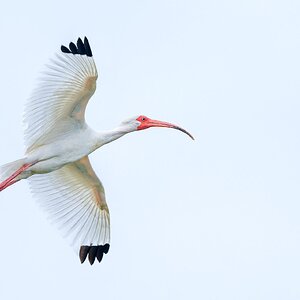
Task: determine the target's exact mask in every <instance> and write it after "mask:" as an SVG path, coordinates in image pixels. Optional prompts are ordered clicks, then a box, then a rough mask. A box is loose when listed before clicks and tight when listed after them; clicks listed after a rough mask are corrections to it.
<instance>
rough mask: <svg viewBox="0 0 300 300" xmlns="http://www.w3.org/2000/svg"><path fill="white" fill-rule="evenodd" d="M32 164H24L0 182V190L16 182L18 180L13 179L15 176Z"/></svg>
mask: <svg viewBox="0 0 300 300" xmlns="http://www.w3.org/2000/svg"><path fill="white" fill-rule="evenodd" d="M32 165H33V164H24V165H23V166H22V167H21V168H20V169H18V170H17V171H16V172H14V173H13V174H12V175H11V176H9V177H8V178H7V179H6V180H4V181H3V182H1V183H0V192H1V191H3V190H4V189H6V188H7V187H8V186H10V185H12V184H14V183H16V182H17V181H19V180H14V179H15V178H16V177H17V176H19V175H20V174H21V173H22V172H23V171H25V170H27V169H28V168H29V167H31V166H32Z"/></svg>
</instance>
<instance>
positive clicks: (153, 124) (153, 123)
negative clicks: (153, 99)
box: [145, 119, 194, 140]
mask: <svg viewBox="0 0 300 300" xmlns="http://www.w3.org/2000/svg"><path fill="white" fill-rule="evenodd" d="M146 126H147V127H146ZM150 127H167V128H173V129H177V130H180V131H182V132H184V133H185V134H187V135H188V136H189V137H190V138H191V139H192V140H194V137H193V136H192V135H191V134H190V133H189V132H188V131H186V130H185V129H183V128H181V127H179V126H177V125H174V124H171V123H168V122H163V121H158V120H152V119H148V120H147V122H146V124H145V128H150Z"/></svg>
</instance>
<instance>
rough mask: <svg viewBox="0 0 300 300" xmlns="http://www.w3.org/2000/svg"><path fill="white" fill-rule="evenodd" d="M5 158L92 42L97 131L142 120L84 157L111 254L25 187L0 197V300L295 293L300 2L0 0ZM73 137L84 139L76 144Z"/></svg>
mask: <svg viewBox="0 0 300 300" xmlns="http://www.w3.org/2000/svg"><path fill="white" fill-rule="evenodd" d="M0 32H1V41H2V42H1V47H0V54H1V56H0V65H1V73H0V74H1V75H0V77H1V86H2V94H1V100H0V103H1V109H0V134H1V147H0V159H1V161H0V164H4V163H6V162H9V161H12V160H15V159H17V158H20V157H22V155H23V150H24V148H23V136H22V123H21V121H22V112H23V105H24V102H25V100H26V99H27V98H28V97H29V95H30V93H31V91H32V89H33V88H34V87H35V85H36V78H37V77H38V74H39V72H40V71H41V70H42V69H43V66H44V65H45V64H46V63H48V62H49V59H50V58H52V57H53V56H54V53H55V52H57V51H59V48H60V45H61V44H68V43H69V42H70V41H76V40H77V38H78V37H79V36H80V37H84V36H85V35H86V36H87V37H88V38H89V40H90V44H91V47H92V50H93V54H94V58H95V61H96V64H97V67H98V71H99V73H100V77H99V79H100V80H99V81H98V89H97V91H96V93H95V95H94V97H93V99H92V101H91V102H90V105H89V107H88V110H87V122H88V123H89V125H90V126H92V127H93V128H95V129H99V130H100V129H110V128H113V127H114V126H116V125H117V124H118V123H120V122H121V121H122V120H123V119H125V118H128V117H131V116H134V115H139V114H145V115H147V116H149V117H152V118H155V119H161V120H165V121H169V122H174V123H176V124H178V125H181V126H182V127H184V128H186V129H187V130H189V131H190V132H191V133H192V134H193V135H194V136H195V138H196V140H195V141H192V140H190V139H189V138H188V137H187V136H185V135H184V134H182V133H180V132H178V131H175V130H167V129H149V130H147V131H143V132H139V133H132V134H130V135H127V136H125V137H123V138H121V139H120V140H118V141H115V142H113V143H111V144H109V145H107V146H105V147H103V148H102V149H99V150H98V151H96V152H95V153H94V154H93V155H92V156H91V160H92V163H93V166H94V169H95V171H96V173H97V174H98V176H99V177H100V178H101V180H102V182H103V183H104V186H105V189H106V196H107V201H108V204H109V208H110V212H111V230H112V232H111V233H112V240H111V249H110V252H109V254H108V255H106V256H105V257H104V259H103V261H102V263H101V264H96V263H95V264H94V265H93V266H92V267H91V266H90V265H89V264H87V263H85V264H83V265H81V264H80V262H79V258H78V256H77V254H75V253H74V252H73V250H72V248H71V247H70V246H69V245H68V243H67V242H66V240H64V239H63V238H62V237H61V235H60V233H59V231H58V230H57V229H56V228H55V227H54V226H52V225H51V224H50V223H49V222H48V221H47V218H46V216H45V214H44V212H43V211H41V210H40V209H39V207H38V206H37V205H36V203H35V200H34V199H33V198H32V196H31V195H30V192H29V188H28V185H27V183H26V182H25V181H24V182H21V183H19V184H17V185H15V186H13V187H11V188H9V189H7V190H6V191H4V192H2V193H1V195H0V236H1V247H0V257H1V259H0V299H5V300H6V299H8V300H10V299H16V300H18V299H49V300H50V299H51V300H52V299H72V300H76V299H105V300H111V299H131V300H132V299H143V300H144V299H145V300H148V299H149V300H150V299H158V300H160V299H172V300H179V299H210V300H227V299H228V300H234V299H236V300H245V299H251V300H252V299H256V300H260V299H261V300H265V299H272V300H277V299H278V300H279V299H282V300H292V299H300V284H299V283H300V218H299V214H300V188H299V182H300V175H299V169H300V159H299V152H300V143H299V129H300V121H299V119H300V118H299V112H300V100H299V99H300V2H299V1H296V0H295V1H288V0H285V1H283V0H282V1H271V0H265V1H263V0H261V1H258V0H251V1H250V0H248V1H240V0H236V1H233V0H229V1H221V0H215V1H186V0H185V1H183V0H182V1H165V0H163V1H162V0H160V1H57V0H55V1H48V2H45V1H31V0H29V1H4V2H3V3H1V17H0ZM78 142H79V143H80V141H78Z"/></svg>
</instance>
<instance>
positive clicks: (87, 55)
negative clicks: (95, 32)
mask: <svg viewBox="0 0 300 300" xmlns="http://www.w3.org/2000/svg"><path fill="white" fill-rule="evenodd" d="M77 45H79V46H78V47H80V51H77V50H75V48H76V46H75V44H74V43H72V46H71V47H72V48H71V49H70V50H69V49H68V48H66V47H65V46H62V48H61V50H62V53H60V54H57V56H56V58H55V59H53V60H51V64H50V65H47V66H46V68H47V69H46V70H45V72H44V73H43V75H42V77H41V79H40V83H39V86H38V88H37V89H36V90H34V92H33V94H32V96H31V97H30V99H29V100H28V101H27V104H26V106H25V112H24V124H25V134H24V136H25V144H26V146H27V148H28V151H30V150H31V149H32V148H34V147H35V146H38V145H41V144H43V143H45V142H46V141H47V140H48V139H51V136H52V135H53V134H52V132H53V131H54V130H55V135H59V134H60V132H58V131H59V129H60V130H61V132H67V131H69V130H71V129H72V128H74V126H84V124H85V118H84V114H85V109H86V105H87V103H88V101H89V99H90V98H91V96H92V95H93V94H94V92H95V90H96V80H97V78H98V73H97V68H96V65H95V62H94V59H93V57H92V52H91V50H90V47H89V43H88V40H87V39H86V38H85V40H84V43H83V42H82V40H81V39H78V42H77ZM74 47H75V48H74ZM65 48H66V49H67V50H68V51H66V49H65ZM76 49H77V48H76ZM79 53H80V54H79Z"/></svg>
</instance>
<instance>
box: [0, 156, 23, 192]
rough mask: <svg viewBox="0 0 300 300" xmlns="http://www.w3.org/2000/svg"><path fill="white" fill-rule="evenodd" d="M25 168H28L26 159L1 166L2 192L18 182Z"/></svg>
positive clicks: (0, 185)
mask: <svg viewBox="0 0 300 300" xmlns="http://www.w3.org/2000/svg"><path fill="white" fill-rule="evenodd" d="M24 166H26V163H25V159H24V158H22V159H18V160H15V161H13V162H10V163H8V164H5V165H3V166H0V191H2V190H4V189H5V188H6V187H8V186H9V185H11V184H13V183H15V182H16V181H18V180H16V178H17V176H18V175H19V174H20V173H21V172H22V171H23V170H22V168H23V167H24Z"/></svg>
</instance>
